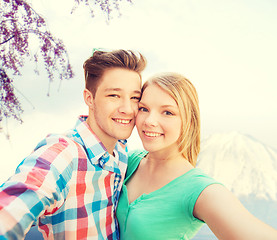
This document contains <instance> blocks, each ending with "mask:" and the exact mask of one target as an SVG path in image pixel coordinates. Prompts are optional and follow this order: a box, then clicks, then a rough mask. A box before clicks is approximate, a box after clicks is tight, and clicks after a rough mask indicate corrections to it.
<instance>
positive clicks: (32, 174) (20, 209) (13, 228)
mask: <svg viewBox="0 0 277 240" xmlns="http://www.w3.org/2000/svg"><path fill="white" fill-rule="evenodd" d="M68 148H69V143H68V142H66V141H65V140H62V139H59V138H49V139H47V140H44V141H43V142H42V143H41V144H40V145H39V147H38V148H37V149H36V150H35V151H34V152H33V153H32V154H31V155H30V156H28V157H27V158H26V159H24V161H23V162H22V163H21V164H20V165H19V166H18V168H17V170H16V173H15V175H13V176H12V177H11V178H10V179H9V180H8V181H6V182H5V183H4V184H3V185H2V186H1V188H0V239H1V236H2V238H3V237H4V239H5V238H7V239H12V238H23V237H24V236H25V234H26V233H27V232H28V231H29V229H30V227H31V226H32V224H33V223H35V222H36V221H37V220H38V218H39V217H40V216H41V215H43V214H52V213H53V212H55V210H56V209H57V208H59V207H60V206H61V205H62V204H63V202H64V199H65V196H66V194H67V192H68V189H67V188H68V186H67V185H66V184H65V185H64V179H66V178H68V179H70V176H69V175H70V172H68V171H67V173H69V175H68V176H63V175H62V172H63V169H64V168H65V167H67V166H68V165H69V162H70V161H71V159H72V154H71V153H70V151H68ZM61 178H63V179H62V180H63V182H62V184H60V183H61Z"/></svg>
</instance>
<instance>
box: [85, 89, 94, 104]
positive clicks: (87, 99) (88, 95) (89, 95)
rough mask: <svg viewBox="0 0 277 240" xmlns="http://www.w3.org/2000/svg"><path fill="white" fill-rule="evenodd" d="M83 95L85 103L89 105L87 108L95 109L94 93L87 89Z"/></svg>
mask: <svg viewBox="0 0 277 240" xmlns="http://www.w3.org/2000/svg"><path fill="white" fill-rule="evenodd" d="M83 95H84V101H85V103H86V104H87V106H88V107H89V108H92V107H93V96H92V93H91V92H90V91H89V90H88V89H85V90H84V93H83Z"/></svg>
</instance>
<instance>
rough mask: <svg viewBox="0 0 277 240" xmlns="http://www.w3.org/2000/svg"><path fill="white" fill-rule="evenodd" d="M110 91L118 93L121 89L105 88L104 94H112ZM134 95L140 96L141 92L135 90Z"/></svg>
mask: <svg viewBox="0 0 277 240" xmlns="http://www.w3.org/2000/svg"><path fill="white" fill-rule="evenodd" d="M112 91H114V92H120V91H122V89H121V88H106V89H105V92H112ZM134 93H136V94H139V95H140V94H141V91H139V90H135V91H134Z"/></svg>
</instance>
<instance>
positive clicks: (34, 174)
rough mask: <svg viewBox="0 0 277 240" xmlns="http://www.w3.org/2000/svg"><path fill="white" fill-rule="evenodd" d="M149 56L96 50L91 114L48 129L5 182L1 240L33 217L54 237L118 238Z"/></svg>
mask: <svg viewBox="0 0 277 240" xmlns="http://www.w3.org/2000/svg"><path fill="white" fill-rule="evenodd" d="M145 65H146V61H145V59H144V57H143V56H142V55H141V54H137V55H136V54H135V53H133V52H132V51H125V50H117V51H112V52H103V51H95V52H94V54H93V56H92V57H91V58H89V59H88V60H87V61H86V62H85V63H84V72H85V80H86V89H85V90H84V100H85V103H86V104H87V106H88V109H89V113H88V116H81V117H80V118H79V120H78V122H77V124H76V127H75V128H74V129H73V130H71V131H69V132H68V133H66V134H65V135H49V136H48V137H47V138H46V139H44V140H43V141H42V142H40V143H39V144H38V146H37V147H36V149H35V150H34V152H33V153H32V154H31V155H30V156H28V157H27V158H26V159H24V161H23V162H22V163H21V164H20V165H19V166H18V168H17V170H16V174H15V175H14V176H12V177H11V178H10V179H9V180H8V181H7V182H5V183H4V184H3V185H2V186H1V188H0V239H22V238H24V236H25V234H26V233H27V232H28V230H29V229H30V227H31V226H32V225H33V224H37V225H38V228H39V230H40V231H41V232H42V234H43V237H44V238H49V239H118V238H119V236H118V226H117V222H116V221H115V217H114V216H115V208H116V205H117V202H118V197H119V192H120V190H121V186H122V182H123V179H124V176H125V171H126V167H127V155H126V151H127V148H126V140H123V139H126V138H128V137H129V136H130V135H131V132H132V130H133V127H134V124H135V115H136V113H137V110H138V101H139V99H140V88H141V75H140V73H141V71H142V70H143V69H144V68H145Z"/></svg>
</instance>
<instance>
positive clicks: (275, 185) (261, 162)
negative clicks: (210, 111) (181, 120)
mask: <svg viewBox="0 0 277 240" xmlns="http://www.w3.org/2000/svg"><path fill="white" fill-rule="evenodd" d="M197 167H199V168H201V169H203V170H204V171H205V172H206V173H207V174H208V175H210V176H212V177H213V178H215V179H216V180H218V181H220V182H222V183H223V184H224V185H225V186H226V187H227V188H228V189H230V190H231V191H232V192H233V193H234V194H235V195H236V196H238V197H243V196H249V195H252V196H255V197H256V198H258V199H267V200H273V201H276V200H277V151H276V150H274V149H272V148H270V147H268V146H266V145H264V144H263V143H261V142H259V141H257V140H255V139H254V138H252V137H250V136H247V135H243V134H241V133H238V132H231V133H225V134H214V135H211V136H210V137H208V138H206V139H204V140H203V141H202V142H201V151H200V154H199V157H198V163H197Z"/></svg>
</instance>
